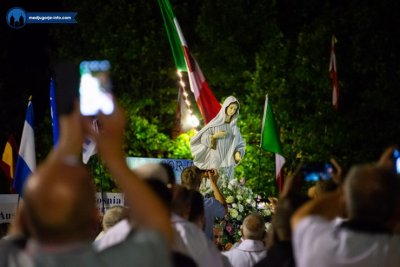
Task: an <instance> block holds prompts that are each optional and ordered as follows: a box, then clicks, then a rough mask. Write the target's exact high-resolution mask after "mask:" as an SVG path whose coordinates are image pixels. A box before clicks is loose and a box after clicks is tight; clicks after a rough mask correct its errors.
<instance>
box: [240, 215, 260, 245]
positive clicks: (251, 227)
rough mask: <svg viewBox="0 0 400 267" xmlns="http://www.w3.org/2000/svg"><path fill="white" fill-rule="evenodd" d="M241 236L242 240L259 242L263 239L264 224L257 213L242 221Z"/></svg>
mask: <svg viewBox="0 0 400 267" xmlns="http://www.w3.org/2000/svg"><path fill="white" fill-rule="evenodd" d="M242 234H243V238H244V239H252V240H260V241H262V240H263V239H264V235H265V222H264V219H263V217H262V216H261V215H260V214H258V213H252V214H249V215H247V217H246V218H244V220H243V224H242Z"/></svg>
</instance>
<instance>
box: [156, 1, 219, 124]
mask: <svg viewBox="0 0 400 267" xmlns="http://www.w3.org/2000/svg"><path fill="white" fill-rule="evenodd" d="M157 1H158V4H159V6H160V9H161V14H162V17H163V20H164V25H165V29H166V31H167V35H168V39H169V43H170V45H171V50H172V55H173V57H174V61H175V65H176V68H177V69H178V70H179V71H185V72H187V73H188V76H189V83H190V90H191V91H192V92H193V94H194V97H195V99H196V103H197V106H198V108H199V110H200V112H201V115H202V117H203V121H204V123H205V124H207V123H208V122H209V121H211V120H212V119H213V118H214V117H215V116H216V115H217V114H218V112H219V110H220V109H221V104H220V103H219V102H218V100H217V99H216V98H215V96H214V94H213V93H212V91H211V89H210V87H209V86H208V84H207V82H206V79H205V78H204V75H203V72H202V71H201V69H200V67H199V65H198V64H197V61H196V60H195V59H194V57H193V56H192V55H191V53H190V51H189V48H188V46H187V43H186V40H185V37H184V36H183V34H182V31H181V28H180V26H179V23H178V20H177V19H176V17H175V15H174V12H173V11H172V7H171V4H170V3H169V0H157Z"/></svg>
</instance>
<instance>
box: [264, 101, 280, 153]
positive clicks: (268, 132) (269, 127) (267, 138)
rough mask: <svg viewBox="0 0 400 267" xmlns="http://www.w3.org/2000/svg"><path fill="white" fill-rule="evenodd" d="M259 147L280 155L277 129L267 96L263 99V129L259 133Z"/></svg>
mask: <svg viewBox="0 0 400 267" xmlns="http://www.w3.org/2000/svg"><path fill="white" fill-rule="evenodd" d="M261 148H262V149H264V150H266V151H270V152H273V153H276V154H279V155H282V146H281V142H280V140H279V131H278V127H277V125H276V121H275V118H274V113H273V111H272V107H271V105H269V103H268V98H266V100H265V108H264V118H263V129H262V133H261Z"/></svg>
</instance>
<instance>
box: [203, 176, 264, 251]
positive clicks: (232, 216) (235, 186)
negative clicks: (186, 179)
mask: <svg viewBox="0 0 400 267" xmlns="http://www.w3.org/2000/svg"><path fill="white" fill-rule="evenodd" d="M218 187H219V189H220V191H221V193H222V194H223V195H224V196H225V201H226V203H227V206H228V212H227V214H226V215H225V217H224V218H223V219H221V220H216V224H218V225H219V226H220V227H221V228H222V229H223V234H222V245H223V246H225V245H226V244H229V243H231V244H234V243H236V242H237V241H239V240H240V238H241V237H242V233H241V230H240V226H241V225H242V221H243V219H244V218H245V217H246V216H247V215H249V214H250V213H254V212H258V213H260V214H261V215H262V216H263V217H264V220H265V222H269V221H270V220H271V216H272V207H271V206H270V205H269V204H267V203H260V202H259V201H260V199H261V197H260V196H258V195H256V194H255V193H254V192H253V191H252V190H251V189H250V188H248V187H246V182H245V179H244V178H242V179H241V180H240V182H239V181H238V180H236V179H232V180H230V181H228V180H227V179H225V178H224V177H220V179H219V180H218ZM200 191H201V192H202V193H203V194H206V195H212V190H210V186H209V185H208V186H207V185H206V184H204V183H203V184H202V186H201V187H200Z"/></svg>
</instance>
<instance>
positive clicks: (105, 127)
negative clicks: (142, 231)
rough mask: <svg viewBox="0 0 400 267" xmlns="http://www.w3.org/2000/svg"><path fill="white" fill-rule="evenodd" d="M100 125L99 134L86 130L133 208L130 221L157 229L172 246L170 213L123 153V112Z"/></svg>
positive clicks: (103, 118) (102, 116)
mask: <svg viewBox="0 0 400 267" xmlns="http://www.w3.org/2000/svg"><path fill="white" fill-rule="evenodd" d="M99 122H100V127H99V128H100V129H99V132H95V131H93V130H92V128H91V127H90V123H86V128H87V129H88V131H90V133H91V135H92V136H93V137H94V138H95V140H96V142H97V147H98V151H99V154H100V156H101V158H102V160H103V162H104V163H105V165H106V166H107V168H108V170H109V171H110V173H111V175H112V177H113V178H114V179H115V180H116V182H117V184H118V185H119V187H120V188H121V189H122V191H123V192H124V193H125V199H126V201H127V204H128V206H129V208H130V209H129V211H130V218H132V219H133V220H134V221H135V223H136V224H137V225H139V227H143V228H150V229H155V230H157V231H159V232H160V233H162V234H163V235H164V236H165V237H166V239H167V240H168V241H169V242H172V236H173V234H172V228H171V223H170V218H169V212H168V211H167V209H166V208H165V207H164V205H163V203H162V201H161V200H160V199H159V198H158V197H157V196H156V195H155V193H153V192H152V191H151V189H150V188H149V187H148V186H147V185H146V184H145V183H144V182H143V181H142V180H141V179H140V178H139V177H138V176H137V175H136V174H135V173H134V172H133V171H132V170H130V169H129V167H128V165H127V163H126V158H125V154H124V151H123V143H124V129H125V115H124V112H123V110H122V109H121V108H119V107H116V109H115V111H114V112H113V113H112V114H111V115H108V116H106V115H100V116H99Z"/></svg>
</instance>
